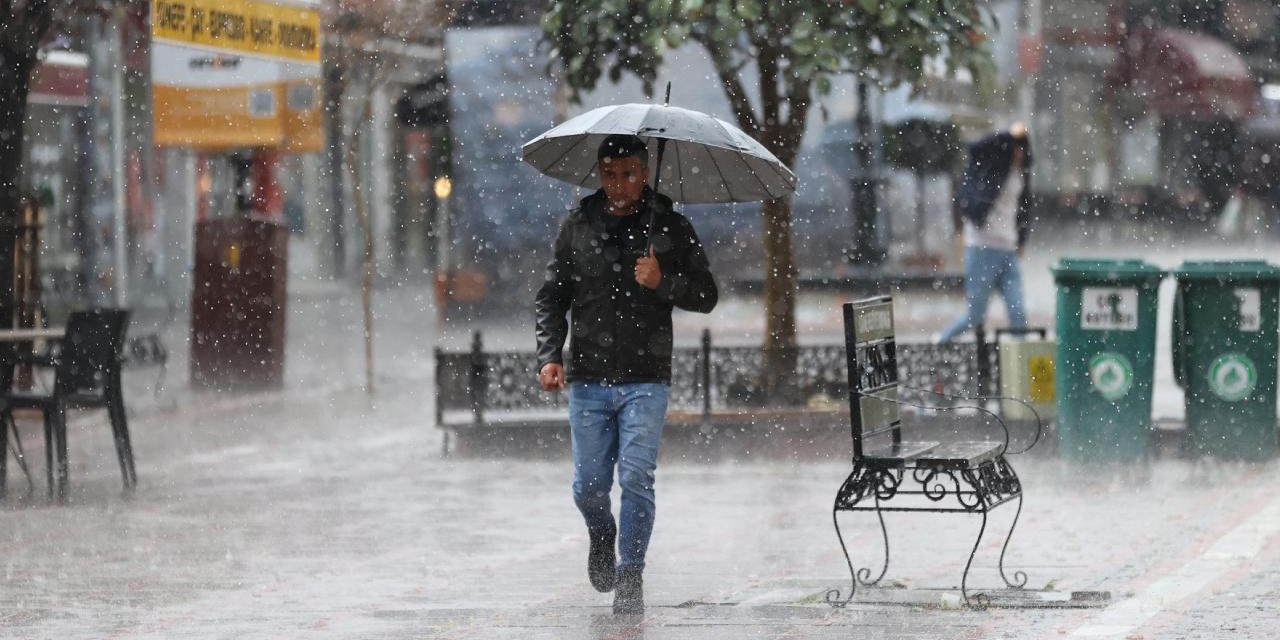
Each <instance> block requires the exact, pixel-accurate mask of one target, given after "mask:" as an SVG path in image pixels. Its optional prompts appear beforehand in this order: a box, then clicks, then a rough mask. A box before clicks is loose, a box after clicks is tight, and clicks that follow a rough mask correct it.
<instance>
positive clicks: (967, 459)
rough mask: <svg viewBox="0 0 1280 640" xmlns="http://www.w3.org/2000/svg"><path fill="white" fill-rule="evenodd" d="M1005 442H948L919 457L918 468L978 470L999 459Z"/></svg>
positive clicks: (916, 461)
mask: <svg viewBox="0 0 1280 640" xmlns="http://www.w3.org/2000/svg"><path fill="white" fill-rule="evenodd" d="M1003 448H1004V443H1003V442H985V441H976V442H974V441H970V442H964V441H961V442H948V443H947V444H944V445H942V446H939V447H934V448H933V449H931V450H930V451H928V452H926V453H924V454H922V455H920V456H918V457H917V458H916V460H915V463H916V466H918V467H933V468H939V469H976V468H978V467H980V466H982V465H983V464H984V463H987V462H990V461H992V460H995V459H996V458H997V457H999V455H1000V453H1001V452H1002V450H1003Z"/></svg>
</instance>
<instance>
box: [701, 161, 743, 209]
mask: <svg viewBox="0 0 1280 640" xmlns="http://www.w3.org/2000/svg"><path fill="white" fill-rule="evenodd" d="M707 157H708V158H711V166H713V167H715V168H716V173H718V174H720V183H721V184H723V185H724V192H725V193H727V194H729V202H737V200H736V199H735V198H734V197H733V189H730V188H729V179H728V178H727V177H725V175H724V171H721V170H720V163H719V162H716V154H714V153H711V151H710V150H708V151H707Z"/></svg>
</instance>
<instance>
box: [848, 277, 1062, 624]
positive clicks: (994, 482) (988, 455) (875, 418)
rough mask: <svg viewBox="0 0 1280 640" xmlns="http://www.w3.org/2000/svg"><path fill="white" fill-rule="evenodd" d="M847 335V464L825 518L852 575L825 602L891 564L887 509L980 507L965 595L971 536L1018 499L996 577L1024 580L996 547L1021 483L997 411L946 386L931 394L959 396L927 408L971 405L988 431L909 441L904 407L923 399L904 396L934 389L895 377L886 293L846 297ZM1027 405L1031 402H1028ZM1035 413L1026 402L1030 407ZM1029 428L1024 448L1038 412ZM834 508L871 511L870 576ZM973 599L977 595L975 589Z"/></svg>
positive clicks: (896, 353) (1012, 583)
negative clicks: (873, 552)
mask: <svg viewBox="0 0 1280 640" xmlns="http://www.w3.org/2000/svg"><path fill="white" fill-rule="evenodd" d="M844 324H845V343H846V352H847V368H848V378H849V405H850V410H851V412H850V422H851V435H852V438H853V471H852V472H851V473H850V474H849V477H848V479H846V480H845V481H844V484H842V485H841V487H840V489H839V491H838V492H837V493H836V499H835V506H834V508H833V509H832V522H833V524H834V525H835V529H836V536H837V538H838V539H839V540H840V548H841V550H842V551H843V552H844V556H845V561H846V563H847V564H848V566H849V573H850V577H851V581H852V584H851V585H850V590H849V594H848V596H847V597H844V598H842V597H841V594H840V590H839V589H832V590H831V591H829V592H828V593H827V602H828V603H829V604H831V605H833V606H844V605H846V604H848V603H849V602H850V601H851V600H852V599H853V597H854V593H855V592H856V590H857V588H858V585H863V586H871V585H874V584H876V583H878V582H879V581H880V580H881V579H882V578H883V577H884V575H885V573H886V572H887V571H888V569H889V533H888V529H887V528H886V527H885V523H884V513H885V512H886V511H895V512H909V511H914V512H930V513H961V514H965V513H969V514H981V516H982V527H981V528H980V529H979V531H978V537H977V540H975V541H974V544H973V550H972V551H970V553H969V560H968V562H966V563H965V567H964V573H963V574H962V575H961V578H960V592H961V595H962V596H963V598H964V601H965V604H971V603H970V598H969V592H968V577H969V569H970V568H971V566H972V565H973V559H974V556H975V555H976V554H977V551H978V545H979V543H981V541H982V536H983V534H984V533H985V532H986V527H987V514H988V513H990V512H991V511H992V510H993V509H995V508H996V507H999V506H1000V505H1003V504H1005V503H1008V502H1011V501H1015V500H1016V501H1017V504H1018V510H1017V513H1016V514H1015V515H1014V518H1013V524H1011V525H1010V526H1009V532H1008V534H1007V535H1006V537H1005V542H1004V546H1003V547H1002V548H1001V551H1000V563H999V569H1000V577H1001V578H1002V579H1003V580H1004V582H1005V584H1006V585H1008V586H1009V587H1012V588H1015V589H1016V588H1021V587H1023V586H1025V585H1026V582H1027V576H1026V574H1025V573H1023V572H1021V571H1019V572H1017V573H1015V574H1014V577H1013V580H1010V579H1009V577H1008V576H1007V575H1006V574H1005V570H1004V555H1005V551H1006V550H1007V549H1008V547H1009V540H1010V539H1011V538H1012V537H1013V530H1014V528H1015V527H1017V524H1018V516H1019V515H1021V513H1022V483H1021V482H1020V481H1019V480H1018V474H1017V473H1015V472H1014V470H1013V467H1012V466H1011V465H1010V464H1009V462H1008V460H1007V459H1006V458H1005V455H1006V453H1010V452H1009V451H1008V449H1009V430H1008V427H1007V426H1005V424H1004V422H1003V421H1002V420H1000V418H999V417H998V416H996V414H995V413H993V412H991V411H988V410H987V409H986V408H985V407H984V406H982V405H983V404H984V403H985V401H986V400H989V399H992V398H986V397H972V396H967V397H960V398H957V397H956V396H954V395H951V394H946V393H937V394H936V395H938V396H940V397H943V398H947V399H948V401H950V402H954V401H955V400H957V399H959V400H962V401H963V400H969V401H975V402H968V403H964V402H962V403H961V405H962V406H961V405H955V404H951V405H950V406H944V407H934V409H935V410H940V411H959V410H966V409H967V410H969V411H973V412H977V413H979V414H986V415H989V416H990V418H991V420H990V422H989V423H991V424H995V425H999V430H998V431H997V432H996V433H994V434H993V435H995V436H996V437H995V438H993V439H983V440H968V441H964V440H956V441H950V442H943V441H941V440H918V441H913V440H907V439H904V438H903V435H902V420H901V409H902V407H903V406H909V407H917V408H926V407H925V405H921V404H918V403H917V402H912V401H910V400H908V399H915V398H919V397H920V395H918V394H922V393H923V394H925V395H929V394H931V393H932V392H929V391H927V390H923V389H919V388H912V387H909V386H907V385H905V384H902V383H900V378H899V359H900V357H901V356H900V350H899V347H898V345H897V344H896V341H895V338H894V325H893V299H892V297H890V296H881V297H876V298H870V299H866V300H861V301H858V302H851V303H847V304H845V305H844ZM1028 406H1029V405H1028ZM1032 413H1033V414H1034V410H1032ZM1036 422H1037V425H1036V429H1037V431H1036V436H1035V440H1034V441H1032V442H1031V445H1029V446H1028V447H1027V448H1026V449H1023V450H1022V451H1018V452H1016V453H1022V452H1024V451H1026V450H1027V449H1030V448H1031V447H1032V446H1034V445H1035V443H1036V442H1037V441H1039V438H1040V432H1041V431H1042V429H1043V425H1042V424H1040V421H1039V418H1038V416H1037V418H1036ZM841 511H874V512H875V513H876V516H877V518H878V519H879V521H880V531H881V534H882V535H883V537H884V565H883V566H882V567H881V569H880V571H879V574H878V575H876V577H875V578H874V579H872V578H871V576H872V574H873V572H872V570H871V569H867V568H862V569H858V570H856V571H855V570H854V568H853V562H852V560H850V559H849V550H848V547H847V546H846V545H845V541H844V536H843V535H842V534H841V532H840V520H839V518H838V514H839V513H840V512H841ZM975 598H977V599H978V600H979V601H980V602H983V601H985V600H986V597H985V596H983V595H978V596H975Z"/></svg>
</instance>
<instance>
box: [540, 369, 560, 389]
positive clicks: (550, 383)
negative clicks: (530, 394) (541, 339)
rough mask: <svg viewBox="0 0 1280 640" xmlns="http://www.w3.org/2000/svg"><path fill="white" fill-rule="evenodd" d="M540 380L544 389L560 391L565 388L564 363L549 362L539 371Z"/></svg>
mask: <svg viewBox="0 0 1280 640" xmlns="http://www.w3.org/2000/svg"><path fill="white" fill-rule="evenodd" d="M538 382H539V383H541V384H542V390H543V391H559V390H561V389H563V388H564V365H562V364H559V363H556V362H548V363H546V364H544V365H542V370H540V371H538Z"/></svg>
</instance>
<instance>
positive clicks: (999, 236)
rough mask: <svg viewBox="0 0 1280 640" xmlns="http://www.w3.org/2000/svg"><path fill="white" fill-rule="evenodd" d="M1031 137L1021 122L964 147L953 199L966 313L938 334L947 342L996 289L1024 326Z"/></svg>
mask: <svg viewBox="0 0 1280 640" xmlns="http://www.w3.org/2000/svg"><path fill="white" fill-rule="evenodd" d="M1030 182H1031V143H1030V141H1029V140H1028V139H1027V130H1026V127H1025V126H1023V125H1021V124H1017V125H1014V126H1013V128H1012V129H1011V130H1010V131H1008V132H1001V133H996V134H994V135H990V136H987V137H986V138H983V139H981V140H979V141H977V142H975V143H973V144H972V145H970V147H969V164H968V166H967V167H965V171H964V177H963V179H962V180H961V183H960V189H959V192H958V193H957V197H956V204H957V207H956V208H957V209H958V210H959V214H960V216H959V218H960V220H961V221H962V222H963V228H964V244H965V252H964V293H965V306H966V309H965V314H964V315H963V316H961V317H960V318H958V319H957V320H956V321H955V322H954V323H952V325H951V326H949V327H947V329H946V330H944V331H943V332H942V334H941V335H940V336H939V337H938V341H939V342H950V341H952V340H954V339H955V338H956V336H958V335H960V334H962V333H964V332H966V331H968V330H970V329H972V328H974V327H976V326H980V325H981V324H982V321H983V318H985V317H986V315H987V303H988V301H989V300H990V298H991V293H992V292H993V291H995V290H997V289H999V291H1000V296H1001V297H1002V298H1004V305H1005V308H1006V309H1007V310H1008V312H1009V324H1010V325H1011V326H1013V327H1014V328H1018V329H1021V328H1023V327H1025V326H1027V316H1026V311H1025V306H1026V305H1025V302H1024V298H1023V291H1022V271H1021V270H1020V269H1019V267H1018V259H1019V258H1021V257H1022V250H1023V247H1024V246H1025V245H1026V242H1027V233H1028V229H1029V228H1030V225H1031V211H1030V202H1031V189H1030Z"/></svg>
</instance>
